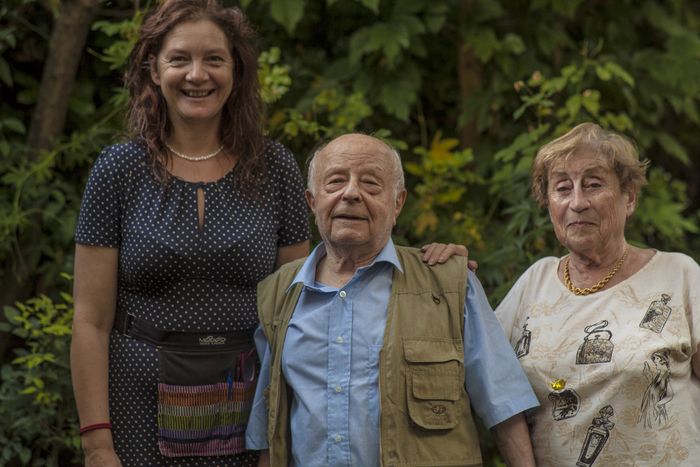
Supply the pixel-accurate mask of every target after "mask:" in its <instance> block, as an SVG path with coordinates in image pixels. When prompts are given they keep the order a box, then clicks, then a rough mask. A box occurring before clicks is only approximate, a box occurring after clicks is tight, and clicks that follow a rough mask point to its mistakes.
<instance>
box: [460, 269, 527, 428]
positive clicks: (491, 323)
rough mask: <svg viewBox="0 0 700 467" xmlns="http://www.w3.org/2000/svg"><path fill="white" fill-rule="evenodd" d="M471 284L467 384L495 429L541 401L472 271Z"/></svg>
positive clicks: (479, 411)
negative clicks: (495, 426)
mask: <svg viewBox="0 0 700 467" xmlns="http://www.w3.org/2000/svg"><path fill="white" fill-rule="evenodd" d="M468 287H469V289H468V290H467V298H466V303H465V304H464V315H465V316H464V369H465V387H466V389H467V393H468V394H469V398H470V399H471V402H472V406H473V407H474V410H475V411H476V413H477V414H478V415H479V417H480V418H481V420H482V421H483V422H484V425H485V426H486V427H487V428H491V427H493V426H494V425H496V424H498V423H500V422H502V421H504V420H506V419H508V418H510V417H512V416H514V415H517V414H519V413H520V412H524V411H526V410H528V409H531V408H533V407H537V406H538V405H539V403H538V401H537V397H536V396H535V393H534V392H533V391H532V387H531V386H530V383H529V381H528V380H527V377H526V376H525V373H524V372H523V369H522V368H521V366H520V363H519V362H518V359H517V358H516V357H515V353H514V352H513V348H512V347H511V346H510V343H509V342H508V340H507V339H506V336H505V335H504V334H503V330H502V329H501V326H500V324H499V323H498V320H497V319H496V315H495V314H494V313H493V310H492V309H491V305H489V302H488V300H487V298H486V294H485V293H484V289H483V288H482V286H481V283H480V282H479V280H478V279H477V278H476V275H474V274H473V273H472V272H471V271H469V282H468Z"/></svg>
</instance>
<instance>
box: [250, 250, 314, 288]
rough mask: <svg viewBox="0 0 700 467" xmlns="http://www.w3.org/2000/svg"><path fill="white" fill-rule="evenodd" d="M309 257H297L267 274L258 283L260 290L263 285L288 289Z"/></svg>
mask: <svg viewBox="0 0 700 467" xmlns="http://www.w3.org/2000/svg"><path fill="white" fill-rule="evenodd" d="M307 258H308V256H305V257H303V258H299V259H295V260H294V261H290V262H289V263H285V264H283V265H282V266H280V268H279V269H278V270H277V271H275V272H273V273H272V274H270V275H269V276H267V277H266V278H265V279H263V280H262V281H261V282H260V283H259V284H258V290H260V288H261V287H271V286H274V287H283V288H284V289H286V288H287V287H289V284H291V283H292V280H294V277H295V276H296V274H297V273H298V272H299V270H300V269H301V268H302V266H303V265H304V263H305V262H306V260H307Z"/></svg>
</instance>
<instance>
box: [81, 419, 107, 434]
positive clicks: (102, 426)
mask: <svg viewBox="0 0 700 467" xmlns="http://www.w3.org/2000/svg"><path fill="white" fill-rule="evenodd" d="M104 429H106V430H111V429H112V423H111V422H102V423H93V424H92V425H87V426H83V427H81V428H80V431H79V433H80V436H83V435H84V434H85V433H87V432H88V431H93V430H104Z"/></svg>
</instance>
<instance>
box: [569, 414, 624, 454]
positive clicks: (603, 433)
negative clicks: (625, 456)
mask: <svg viewBox="0 0 700 467" xmlns="http://www.w3.org/2000/svg"><path fill="white" fill-rule="evenodd" d="M613 414H614V411H613V408H612V406H610V405H606V406H605V407H603V408H602V409H600V410H599V411H598V416H597V417H595V418H593V423H591V426H590V427H588V431H587V432H586V439H585V440H584V441H583V446H582V447H581V453H580V454H579V456H578V461H577V462H576V465H577V466H579V467H591V466H592V465H593V463H594V462H595V460H596V459H597V458H598V455H599V454H600V453H601V451H602V450H603V448H604V447H605V443H607V442H608V438H609V437H610V430H612V429H613V427H614V426H615V423H613V422H611V421H610V417H612V416H613Z"/></svg>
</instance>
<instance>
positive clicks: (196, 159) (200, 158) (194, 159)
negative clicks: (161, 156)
mask: <svg viewBox="0 0 700 467" xmlns="http://www.w3.org/2000/svg"><path fill="white" fill-rule="evenodd" d="M165 147H166V148H168V149H169V150H170V152H172V153H173V154H175V155H176V156H177V157H181V158H183V159H185V160H187V161H192V162H200V161H206V160H207V159H211V158H212V157H216V156H218V155H219V153H220V152H221V151H222V150H223V149H224V145H223V144H222V145H221V146H219V149H217V150H216V151H214V152H212V153H210V154H205V155H203V156H188V155H187V154H182V153H181V152H177V151H176V150H174V149H173V148H172V147H171V146H170V145H169V144H168V143H165Z"/></svg>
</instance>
